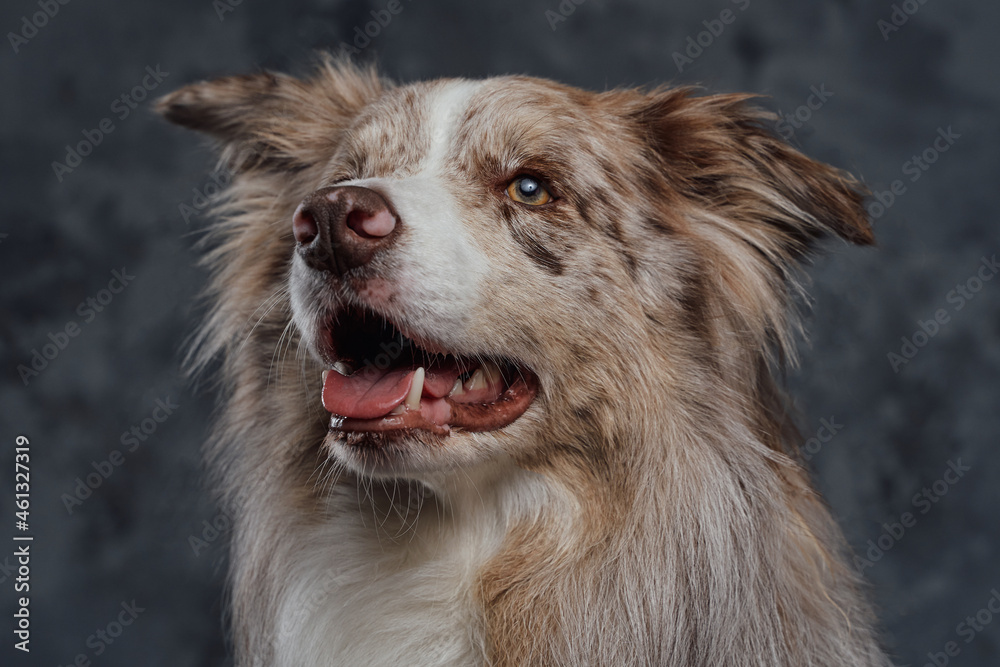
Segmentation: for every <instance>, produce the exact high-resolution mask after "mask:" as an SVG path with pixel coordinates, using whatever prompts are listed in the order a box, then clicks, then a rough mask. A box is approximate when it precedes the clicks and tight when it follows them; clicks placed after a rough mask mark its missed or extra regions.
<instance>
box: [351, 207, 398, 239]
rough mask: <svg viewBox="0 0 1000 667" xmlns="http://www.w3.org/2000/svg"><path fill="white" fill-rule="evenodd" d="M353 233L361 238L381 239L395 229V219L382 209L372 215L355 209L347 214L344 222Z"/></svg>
mask: <svg viewBox="0 0 1000 667" xmlns="http://www.w3.org/2000/svg"><path fill="white" fill-rule="evenodd" d="M345 222H346V224H347V226H348V227H349V228H351V229H352V230H354V233H355V234H357V235H358V236H360V237H362V238H382V237H384V236H388V235H389V234H391V233H392V230H393V229H395V228H396V219H395V218H394V217H393V215H392V213H389V211H387V210H385V209H382V210H380V211H376V212H375V213H374V214H368V213H365V212H364V211H360V210H358V209H355V210H353V211H351V212H350V213H348V214H347V220H346V221H345Z"/></svg>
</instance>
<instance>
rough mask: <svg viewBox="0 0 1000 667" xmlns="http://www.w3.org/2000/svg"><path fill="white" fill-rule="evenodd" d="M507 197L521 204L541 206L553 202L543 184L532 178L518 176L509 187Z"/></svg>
mask: <svg viewBox="0 0 1000 667" xmlns="http://www.w3.org/2000/svg"><path fill="white" fill-rule="evenodd" d="M507 196H508V197H510V198H511V199H513V200H514V201H516V202H520V203H521V204H527V205H528V206H541V205H542V204H548V203H549V202H550V201H552V195H551V194H549V191H548V190H546V189H545V186H544V185H542V182H541V181H539V180H538V179H537V178H532V177H531V176H518V177H517V178H515V179H514V180H513V181H511V182H510V185H508V186H507Z"/></svg>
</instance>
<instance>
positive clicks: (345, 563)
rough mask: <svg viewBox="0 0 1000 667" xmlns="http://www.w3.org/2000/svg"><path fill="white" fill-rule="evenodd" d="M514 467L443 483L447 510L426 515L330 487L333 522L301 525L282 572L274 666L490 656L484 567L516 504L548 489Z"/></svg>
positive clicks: (453, 661)
mask: <svg viewBox="0 0 1000 667" xmlns="http://www.w3.org/2000/svg"><path fill="white" fill-rule="evenodd" d="M519 473H520V474H517V475H513V476H508V477H507V479H506V480H505V481H504V482H503V484H502V485H496V484H490V483H486V482H484V481H483V480H482V479H480V480H473V479H471V478H470V479H468V480H466V481H465V482H464V483H463V485H462V486H461V487H453V488H450V489H449V490H448V492H447V503H446V504H445V508H442V507H440V506H436V505H434V504H424V506H423V507H422V508H421V509H420V510H419V513H420V516H419V519H417V510H416V509H415V507H413V506H412V505H411V508H410V509H409V511H407V509H406V507H405V503H404V504H403V505H404V507H403V509H401V510H400V513H399V514H398V515H392V516H390V518H389V519H388V520H386V518H385V516H384V515H376V514H375V513H373V511H372V509H371V507H370V506H369V507H365V505H364V504H360V505H359V502H358V498H357V496H356V495H355V492H354V491H353V490H351V489H344V490H341V491H335V492H334V496H333V497H332V498H331V500H330V503H331V514H332V515H333V516H332V517H331V520H330V521H329V522H328V523H326V524H324V525H322V526H318V527H314V528H309V529H302V530H301V531H300V533H299V534H298V535H297V536H296V537H295V539H296V540H297V542H298V543H297V545H295V547H294V548H293V549H292V550H291V551H292V552H293V553H294V554H297V556H293V558H292V559H291V561H290V562H289V567H288V571H287V572H283V573H278V576H279V577H283V578H284V581H285V582H286V585H285V586H284V588H283V590H282V591H281V592H280V593H279V595H280V596H281V600H280V603H279V604H278V605H277V606H276V607H277V608H278V609H280V610H281V611H280V618H279V619H277V622H276V624H275V626H276V628H277V638H276V641H275V661H274V664H275V665H276V666H277V667H320V666H322V667H330V666H333V665H358V666H359V667H360V666H361V665H379V666H385V665H408V666H412V667H420V666H423V665H426V666H428V667H430V666H432V665H433V666H435V667H438V666H446V665H449V666H450V665H454V666H459V665H461V666H467V665H483V664H484V663H485V653H484V648H483V646H484V642H483V625H482V618H481V610H480V609H479V606H478V602H477V600H476V597H475V590H474V587H475V585H476V580H477V575H478V572H479V570H480V568H481V567H482V565H483V564H484V563H485V562H486V561H487V560H488V559H489V558H490V557H491V556H492V555H493V554H495V553H496V552H497V550H498V549H499V548H500V545H501V543H502V540H503V536H504V534H505V532H506V528H507V526H508V525H509V522H510V520H511V519H512V518H513V515H515V514H518V513H519V511H518V508H519V507H520V508H523V507H525V505H524V504H523V503H524V501H525V500H528V499H530V498H532V497H537V496H538V495H539V493H544V490H543V487H544V483H543V482H541V480H542V478H541V477H540V476H538V475H534V474H533V473H527V472H525V471H519ZM406 493H407V489H406V488H405V487H403V486H402V485H401V486H400V494H401V495H402V494H406ZM415 521H416V522H417V523H416V524H414V522H415ZM400 524H404V525H405V526H407V527H406V528H404V529H403V530H399V525H400Z"/></svg>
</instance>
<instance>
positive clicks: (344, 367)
mask: <svg viewBox="0 0 1000 667" xmlns="http://www.w3.org/2000/svg"><path fill="white" fill-rule="evenodd" d="M333 370H335V371H337V372H338V373H340V374H341V375H350V374H351V373H353V372H354V369H353V368H351V366H350V365H349V364H346V363H344V362H343V361H338V362H337V363H335V364H334V365H333Z"/></svg>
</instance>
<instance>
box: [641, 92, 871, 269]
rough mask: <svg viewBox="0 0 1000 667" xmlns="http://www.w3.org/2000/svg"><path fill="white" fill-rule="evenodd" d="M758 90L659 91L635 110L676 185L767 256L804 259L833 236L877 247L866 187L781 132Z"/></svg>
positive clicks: (661, 168)
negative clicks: (756, 99) (759, 101)
mask: <svg viewBox="0 0 1000 667" xmlns="http://www.w3.org/2000/svg"><path fill="white" fill-rule="evenodd" d="M752 97H753V96H751V95H712V96H706V97H694V96H692V89H690V88H681V89H673V90H659V91H654V92H652V93H650V94H648V95H646V96H644V97H643V98H642V99H641V100H639V101H637V106H635V107H633V110H632V112H631V113H630V115H631V117H632V119H633V120H634V121H635V122H637V123H638V125H639V129H640V132H642V135H643V139H644V140H645V141H646V142H647V143H648V144H649V145H650V148H651V149H652V150H651V152H652V153H653V155H654V156H655V159H657V160H658V161H659V162H660V164H659V165H658V168H659V171H660V172H661V173H662V174H663V175H664V176H665V177H666V178H667V179H668V181H669V184H670V186H671V190H672V191H674V192H677V193H680V194H681V195H683V196H684V197H686V198H689V199H692V200H694V201H695V203H696V204H697V205H698V208H699V209H701V210H705V211H709V212H711V213H713V214H717V215H718V216H719V217H720V218H724V219H726V220H727V221H730V222H731V223H733V224H732V226H731V227H730V231H733V232H735V233H737V234H739V235H741V236H742V237H743V238H744V240H745V241H747V242H749V243H751V244H752V245H754V246H755V247H757V248H758V249H759V250H761V251H763V252H764V253H765V254H766V255H768V256H769V257H772V258H773V259H778V258H780V257H784V258H799V257H801V256H802V255H803V254H805V253H806V252H808V250H809V249H810V247H811V246H812V245H813V242H814V241H816V240H818V239H820V238H822V237H825V236H830V235H836V236H839V237H841V238H843V239H845V240H847V241H849V242H852V243H857V244H860V245H871V244H873V243H874V241H875V237H874V235H873V234H872V229H871V226H870V224H869V222H868V216H867V213H866V211H865V208H864V199H865V195H866V190H865V188H864V187H863V186H862V185H861V184H860V183H859V182H858V181H857V180H856V179H854V178H853V177H852V176H850V175H849V174H847V173H846V172H843V171H840V170H838V169H835V168H833V167H831V166H828V165H826V164H823V163H821V162H817V161H815V160H812V159H810V158H808V157H806V156H805V155H803V154H802V153H800V152H799V151H797V150H795V149H794V148H792V147H791V146H789V145H788V144H786V143H785V142H784V141H782V140H781V139H779V138H778V137H777V136H775V134H774V132H772V131H771V129H770V127H774V123H775V122H776V121H777V118H776V117H774V116H773V115H772V114H769V113H767V112H765V111H763V110H761V109H759V108H756V107H754V106H753V105H752V104H750V103H749V102H748V100H749V99H751V98H752Z"/></svg>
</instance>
